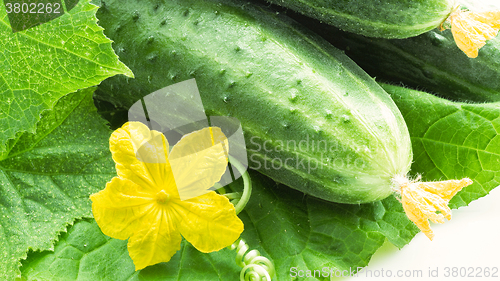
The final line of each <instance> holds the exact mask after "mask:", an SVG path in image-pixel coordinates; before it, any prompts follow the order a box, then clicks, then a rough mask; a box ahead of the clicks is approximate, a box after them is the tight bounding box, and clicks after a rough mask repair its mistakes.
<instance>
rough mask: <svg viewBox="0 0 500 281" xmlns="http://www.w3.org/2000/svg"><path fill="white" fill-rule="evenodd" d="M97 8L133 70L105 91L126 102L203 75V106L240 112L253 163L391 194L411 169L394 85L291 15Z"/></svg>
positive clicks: (177, 3) (184, 5) (358, 191)
mask: <svg viewBox="0 0 500 281" xmlns="http://www.w3.org/2000/svg"><path fill="white" fill-rule="evenodd" d="M97 17H98V19H99V24H100V25H101V26H102V27H104V29H105V34H106V35H107V36H108V37H109V38H111V39H112V40H113V41H114V44H113V48H114V49H115V51H116V53H117V54H118V55H119V56H120V60H121V61H122V62H124V63H125V64H126V65H127V66H128V67H130V68H131V69H132V71H133V72H134V74H135V77H136V78H135V79H126V78H125V77H118V76H116V77H113V78H112V79H107V80H105V81H104V82H103V83H102V84H101V85H100V86H99V89H98V91H97V92H96V95H97V98H100V99H107V100H108V101H110V102H112V103H114V104H116V105H118V106H123V107H130V106H131V105H132V104H133V103H135V102H136V101H137V100H138V99H140V98H141V97H143V96H145V95H147V94H149V93H151V92H153V91H155V90H158V89H160V88H163V87H166V86H168V85H172V84H174V83H177V82H181V81H184V80H187V79H190V78H196V82H197V85H198V88H199V91H200V94H201V98H202V101H203V104H204V107H205V110H206V113H207V115H211V116H213V115H220V116H233V117H235V118H237V119H238V120H239V121H240V122H241V124H242V127H243V131H244V134H245V139H246V144H247V149H248V152H249V167H250V168H253V169H256V170H258V171H260V172H262V173H263V174H266V175H268V176H270V177H271V178H273V179H275V180H276V181H279V182H281V183H284V184H287V185H289V186H291V187H293V188H295V189H298V190H300V191H303V192H305V193H307V194H310V195H313V196H316V197H319V198H323V199H326V200H329V201H334V202H342V203H362V202H371V201H375V200H380V199H383V198H385V197H387V196H389V195H390V194H391V193H392V192H393V191H392V189H391V187H392V178H393V177H394V176H396V175H406V173H407V172H408V171H409V169H410V164H411V159H412V152H411V144H410V138H409V133H408V130H407V127H406V124H405V122H404V120H403V117H402V116H401V114H400V112H399V110H398V109H397V107H396V105H395V104H394V102H393V101H392V100H391V98H390V97H389V95H388V94H387V93H386V92H385V91H384V90H383V89H382V88H381V87H380V86H379V85H378V84H377V83H376V82H375V81H374V80H373V79H372V78H371V77H369V76H368V75H367V74H366V73H365V72H364V71H363V70H362V69H361V68H359V67H358V66H357V65H356V64H355V63H354V62H353V61H351V60H350V59H349V58H348V57H347V56H345V55H344V54H343V53H342V52H341V51H339V50H338V49H336V48H334V47H333V46H332V45H330V44H328V43H327V42H326V41H324V40H323V39H321V38H320V37H319V36H317V35H313V34H312V33H311V32H310V31H309V30H307V29H305V28H303V27H302V26H301V25H299V24H297V23H296V22H295V21H293V20H291V19H290V18H288V17H286V16H284V15H281V14H279V15H278V14H276V13H275V12H274V11H272V10H269V9H267V8H266V7H261V6H256V5H255V4H247V3H246V2H244V4H242V2H239V1H230V0H224V1H215V0H210V1H193V0H172V1H154V0H152V1H146V2H144V1H136V0H119V1H118V0H106V1H103V2H102V4H101V8H100V9H99V11H98V13H97Z"/></svg>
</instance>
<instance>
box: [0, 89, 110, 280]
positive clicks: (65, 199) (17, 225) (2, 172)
mask: <svg viewBox="0 0 500 281" xmlns="http://www.w3.org/2000/svg"><path fill="white" fill-rule="evenodd" d="M92 93H93V89H86V90H82V91H78V92H75V93H71V94H68V95H66V96H64V97H62V98H61V99H60V100H59V101H58V102H57V103H56V105H55V107H54V108H53V110H50V111H45V112H44V113H43V114H42V118H41V120H40V121H39V123H38V124H37V128H36V134H31V133H28V132H25V133H22V134H21V135H20V136H19V137H18V138H17V142H16V143H15V144H13V146H12V149H11V150H10V153H9V154H8V155H7V156H6V157H5V159H3V160H2V161H0V260H1V261H2V262H0V280H13V279H14V277H15V276H18V275H19V274H20V271H19V270H18V268H19V266H20V264H21V263H20V260H21V259H24V258H26V253H27V251H28V250H29V249H33V250H39V251H43V250H49V249H53V245H54V242H55V240H56V239H57V236H58V234H59V233H60V232H61V231H64V230H65V229H66V227H67V225H68V224H72V223H73V222H74V220H75V219H76V218H81V217H92V213H91V209H90V200H89V195H90V194H91V193H94V192H96V191H98V190H100V189H102V187H103V186H104V185H105V184H106V182H107V181H108V180H110V179H111V178H112V177H113V175H115V170H114V163H113V161H112V159H111V154H110V152H109V148H108V139H109V136H110V134H111V131H110V130H109V129H108V128H107V127H106V125H105V121H104V120H103V119H101V117H100V116H99V115H98V114H97V113H96V110H95V106H94V104H93V100H92Z"/></svg>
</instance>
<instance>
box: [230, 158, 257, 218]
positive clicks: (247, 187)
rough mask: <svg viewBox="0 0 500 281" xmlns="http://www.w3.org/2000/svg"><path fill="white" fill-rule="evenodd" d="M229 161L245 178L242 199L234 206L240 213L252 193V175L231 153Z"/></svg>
mask: <svg viewBox="0 0 500 281" xmlns="http://www.w3.org/2000/svg"><path fill="white" fill-rule="evenodd" d="M229 162H230V163H231V164H232V165H233V167H236V169H237V170H238V172H240V174H241V177H242V178H243V195H241V198H240V200H239V201H238V203H237V204H236V206H234V208H235V209H236V214H239V213H240V212H241V211H242V210H243V209H244V208H245V206H246V205H247V203H248V200H250V195H251V194H252V180H251V179H250V175H249V174H248V171H247V170H246V168H245V167H243V165H241V163H240V162H239V161H238V160H236V159H235V158H234V157H232V156H231V155H229Z"/></svg>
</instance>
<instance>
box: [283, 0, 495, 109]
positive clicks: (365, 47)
mask: <svg viewBox="0 0 500 281" xmlns="http://www.w3.org/2000/svg"><path fill="white" fill-rule="evenodd" d="M497 5H498V4H497ZM466 7H472V4H467V5H466ZM490 9H492V10H494V8H490ZM497 9H500V5H498V7H497ZM292 16H293V17H294V18H295V19H296V20H298V21H300V22H301V23H303V24H304V25H306V26H307V27H308V28H311V29H314V30H315V31H316V32H317V33H318V34H320V35H321V36H322V37H323V38H325V39H326V40H328V41H329V42H331V43H332V44H333V45H335V46H336V47H337V48H339V49H342V50H344V51H345V53H346V54H347V55H348V56H349V57H350V58H351V59H352V60H354V61H355V62H356V63H357V64H358V65H359V66H361V68H363V69H364V70H365V71H366V72H367V73H368V74H370V75H371V76H372V77H376V78H377V80H381V81H387V82H392V83H398V82H402V83H404V84H405V85H408V86H411V87H413V88H418V89H422V90H425V91H428V92H432V93H435V94H437V95H439V96H442V97H445V98H448V99H452V100H457V101H474V102H491V101H500V60H498V58H499V57H500V38H499V37H496V38H493V39H491V40H490V41H488V43H487V44H486V45H485V46H484V47H483V48H481V50H479V55H478V57H477V58H474V59H471V58H469V57H467V56H466V55H465V54H464V53H463V52H462V51H461V50H460V49H459V48H458V47H457V46H456V44H455V43H454V39H453V35H452V34H451V32H450V30H445V31H443V32H441V31H438V30H432V31H430V32H427V33H424V34H422V35H419V36H416V37H413V38H407V39H402V40H401V39H381V38H368V37H365V36H361V35H358V34H354V33H350V32H344V31H341V30H339V29H336V28H334V27H332V26H329V25H326V24H321V23H320V22H317V21H311V20H310V19H307V18H304V17H301V16H297V15H292Z"/></svg>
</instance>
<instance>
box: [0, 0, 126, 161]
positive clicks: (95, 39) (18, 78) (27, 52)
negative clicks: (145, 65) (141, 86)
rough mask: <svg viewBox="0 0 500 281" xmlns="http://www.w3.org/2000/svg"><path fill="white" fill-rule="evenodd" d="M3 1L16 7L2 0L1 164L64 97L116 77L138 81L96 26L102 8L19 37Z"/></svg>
mask: <svg viewBox="0 0 500 281" xmlns="http://www.w3.org/2000/svg"><path fill="white" fill-rule="evenodd" d="M4 2H5V3H7V2H12V3H17V2H16V1H4V0H0V159H3V158H5V157H6V155H7V154H9V151H10V150H11V149H12V148H13V145H14V144H15V143H16V141H17V139H18V138H19V137H20V133H21V132H29V133H34V132H35V128H36V123H37V122H38V121H39V120H40V113H42V112H43V111H44V110H47V109H51V108H52V107H53V106H54V105H55V103H56V102H57V100H58V99H59V98H60V97H62V96H63V95H65V94H68V93H71V92H74V91H76V90H78V89H84V88H87V87H90V86H94V85H98V84H99V83H100V82H101V81H102V80H104V79H106V78H108V77H110V76H113V75H116V74H125V75H127V76H130V77H132V76H133V75H132V72H131V71H130V69H128V68H127V67H126V66H125V65H124V64H123V63H121V62H119V61H118V57H117V56H116V55H115V53H114V51H113V49H112V48H111V40H110V39H108V38H106V37H105V36H104V34H103V31H102V28H101V27H99V26H98V25H97V18H96V16H95V14H96V11H97V6H95V5H92V4H90V3H89V0H82V1H80V2H79V3H78V5H77V6H75V7H74V8H73V9H71V11H69V12H66V13H64V15H62V16H60V17H58V18H56V19H53V20H51V21H49V22H46V23H44V24H41V25H38V26H35V27H32V28H29V29H26V30H23V31H19V32H13V31H12V29H11V25H10V21H9V17H8V15H10V16H11V17H13V15H14V13H9V14H7V11H8V9H7V8H6V6H5V5H4ZM42 2H43V1H42ZM45 2H48V1H45ZM45 2H43V3H45ZM12 3H10V4H12ZM43 3H40V4H43ZM17 14H19V13H17ZM11 21H12V20H11Z"/></svg>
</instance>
